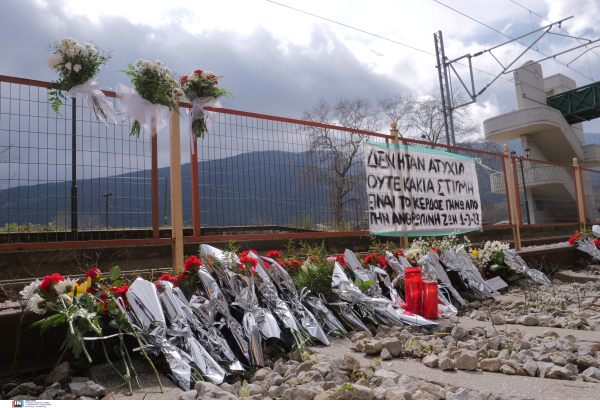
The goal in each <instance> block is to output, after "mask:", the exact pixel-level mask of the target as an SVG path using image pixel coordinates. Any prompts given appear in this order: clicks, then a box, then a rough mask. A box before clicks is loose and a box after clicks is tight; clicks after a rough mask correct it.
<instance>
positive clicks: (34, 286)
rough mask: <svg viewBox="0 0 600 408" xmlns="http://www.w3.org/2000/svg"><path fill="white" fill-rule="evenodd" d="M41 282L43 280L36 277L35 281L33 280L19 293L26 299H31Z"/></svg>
mask: <svg viewBox="0 0 600 408" xmlns="http://www.w3.org/2000/svg"><path fill="white" fill-rule="evenodd" d="M41 283H42V282H40V281H39V280H38V279H36V280H35V282H31V283H30V284H29V285H27V286H25V287H24V288H23V290H22V291H20V292H19V294H20V295H21V296H22V297H23V299H24V300H29V299H30V298H31V296H32V295H33V292H35V290H36V289H37V287H38V286H40V284H41Z"/></svg>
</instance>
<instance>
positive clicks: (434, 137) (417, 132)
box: [410, 92, 480, 143]
mask: <svg viewBox="0 0 600 408" xmlns="http://www.w3.org/2000/svg"><path fill="white" fill-rule="evenodd" d="M463 101H464V95H463V94H462V93H461V92H455V93H454V95H453V105H454V106H458V105H461V104H462V103H463ZM452 117H453V121H454V134H455V136H456V140H457V141H460V140H462V139H464V138H465V137H468V136H471V135H473V134H475V133H477V132H479V129H480V128H479V126H477V125H475V124H474V123H473V121H472V113H471V109H470V106H463V107H462V108H458V109H455V110H454V112H453V115H452ZM410 124H411V132H410V135H411V136H412V138H415V139H417V138H422V139H425V140H427V141H429V142H432V143H440V141H441V142H443V140H441V139H442V138H443V137H445V127H444V112H443V110H442V100H441V98H440V96H439V95H435V96H426V97H423V98H420V99H418V100H417V102H416V104H415V107H414V109H413V111H412V114H411V116H410Z"/></svg>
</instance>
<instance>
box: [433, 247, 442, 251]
mask: <svg viewBox="0 0 600 408" xmlns="http://www.w3.org/2000/svg"><path fill="white" fill-rule="evenodd" d="M431 249H433V252H440V250H439V249H437V248H434V247H431Z"/></svg>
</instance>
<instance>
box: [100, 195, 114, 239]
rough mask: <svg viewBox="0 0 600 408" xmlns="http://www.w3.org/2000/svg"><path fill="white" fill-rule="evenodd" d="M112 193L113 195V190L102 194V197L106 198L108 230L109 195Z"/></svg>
mask: <svg viewBox="0 0 600 408" xmlns="http://www.w3.org/2000/svg"><path fill="white" fill-rule="evenodd" d="M111 195H113V193H112V191H109V192H108V193H104V194H102V197H104V198H105V199H106V229H107V230H108V197H110V196H111Z"/></svg>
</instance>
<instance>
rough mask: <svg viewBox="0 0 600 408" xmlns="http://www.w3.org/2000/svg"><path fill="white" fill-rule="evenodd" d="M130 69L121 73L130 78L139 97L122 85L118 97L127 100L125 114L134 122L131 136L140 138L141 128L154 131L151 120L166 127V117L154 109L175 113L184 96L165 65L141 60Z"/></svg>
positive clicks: (130, 66)
mask: <svg viewBox="0 0 600 408" xmlns="http://www.w3.org/2000/svg"><path fill="white" fill-rule="evenodd" d="M127 67H128V68H127V69H126V70H122V71H121V72H124V73H125V74H126V75H127V76H128V77H129V79H130V81H131V83H132V85H133V86H134V88H135V92H136V93H137V95H135V94H133V95H132V93H131V92H130V91H129V92H128V90H127V89H125V88H124V86H122V84H119V85H121V87H119V86H118V87H117V94H118V95H119V96H121V98H123V96H125V103H126V105H127V106H126V109H125V111H126V112H125V113H126V114H127V115H128V116H131V117H133V118H134V122H133V125H132V127H131V133H130V136H132V135H137V137H140V132H141V130H142V127H144V128H145V129H146V130H148V131H151V124H150V122H151V121H152V120H155V121H157V122H161V124H160V126H158V127H161V126H163V122H164V123H166V115H165V114H164V113H162V112H161V111H159V110H158V109H157V108H158V106H151V105H159V106H165V107H167V108H168V109H169V110H171V109H176V107H177V103H178V102H179V101H180V100H182V99H183V97H184V93H183V90H182V89H181V88H179V86H178V84H177V80H176V79H175V76H174V74H173V73H172V72H171V70H170V69H169V68H167V67H166V66H165V65H164V63H163V62H162V61H159V60H157V61H155V62H150V61H146V60H142V59H139V60H137V61H136V63H135V64H129V65H128V66H127ZM135 96H138V97H141V98H142V99H143V100H139V98H136V97H135ZM127 102H129V103H127ZM153 110H154V112H153ZM148 116H150V117H151V118H148ZM156 131H157V130H156Z"/></svg>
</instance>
